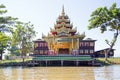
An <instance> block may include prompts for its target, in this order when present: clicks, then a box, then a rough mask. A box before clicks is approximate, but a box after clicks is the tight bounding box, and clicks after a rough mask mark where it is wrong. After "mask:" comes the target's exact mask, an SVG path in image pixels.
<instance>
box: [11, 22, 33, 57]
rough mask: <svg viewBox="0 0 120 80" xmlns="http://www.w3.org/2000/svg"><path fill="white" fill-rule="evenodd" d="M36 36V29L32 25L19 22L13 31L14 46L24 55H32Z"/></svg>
mask: <svg viewBox="0 0 120 80" xmlns="http://www.w3.org/2000/svg"><path fill="white" fill-rule="evenodd" d="M34 36H35V31H34V27H33V25H32V24H30V23H22V22H18V23H17V25H16V29H14V30H13V35H12V45H15V46H18V48H19V50H20V52H21V54H22V55H26V54H27V53H30V52H31V50H32V49H33V47H32V46H33V43H32V39H33V37H34Z"/></svg>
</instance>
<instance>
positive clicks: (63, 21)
mask: <svg viewBox="0 0 120 80" xmlns="http://www.w3.org/2000/svg"><path fill="white" fill-rule="evenodd" d="M84 37H85V33H83V34H79V33H78V32H77V28H76V27H75V28H74V27H73V24H72V23H71V22H70V19H69V17H68V16H67V15H66V14H65V11H64V6H63V8H62V13H61V15H60V16H59V17H58V19H57V20H56V23H55V24H54V28H50V32H49V33H48V35H47V36H45V35H44V34H42V38H43V40H44V41H46V42H47V44H48V49H49V53H50V54H55V55H59V54H72V53H73V52H74V51H76V52H77V51H78V50H79V41H80V40H82V39H84Z"/></svg>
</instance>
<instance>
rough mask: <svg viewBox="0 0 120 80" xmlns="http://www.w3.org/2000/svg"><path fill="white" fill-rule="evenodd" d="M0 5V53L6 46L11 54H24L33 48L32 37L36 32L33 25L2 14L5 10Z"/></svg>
mask: <svg viewBox="0 0 120 80" xmlns="http://www.w3.org/2000/svg"><path fill="white" fill-rule="evenodd" d="M5 8H6V7H5V6H4V5H3V4H1V5H0V54H1V55H2V54H3V53H4V50H5V49H7V47H9V48H8V50H9V51H10V53H11V54H14V55H18V56H19V55H21V56H25V55H26V54H27V53H30V52H31V51H32V48H33V46H32V45H33V44H32V39H33V37H34V36H35V34H36V32H35V31H34V27H33V25H32V24H31V23H30V22H29V23H24V22H21V21H18V18H13V17H11V16H2V15H4V14H5V13H6V12H7V10H4V9H5Z"/></svg>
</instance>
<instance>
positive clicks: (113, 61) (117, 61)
mask: <svg viewBox="0 0 120 80" xmlns="http://www.w3.org/2000/svg"><path fill="white" fill-rule="evenodd" d="M97 60H99V61H100V62H102V63H104V64H105V65H111V64H120V57H113V58H108V59H107V61H105V58H97Z"/></svg>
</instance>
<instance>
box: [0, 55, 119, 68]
mask: <svg viewBox="0 0 120 80" xmlns="http://www.w3.org/2000/svg"><path fill="white" fill-rule="evenodd" d="M31 60H32V59H25V61H24V63H23V62H22V59H18V60H1V61H0V67H7V66H28V63H29V61H31ZM96 60H98V61H99V62H101V63H102V64H103V66H108V65H114V64H118V65H120V57H114V58H108V60H107V61H105V58H96Z"/></svg>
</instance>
